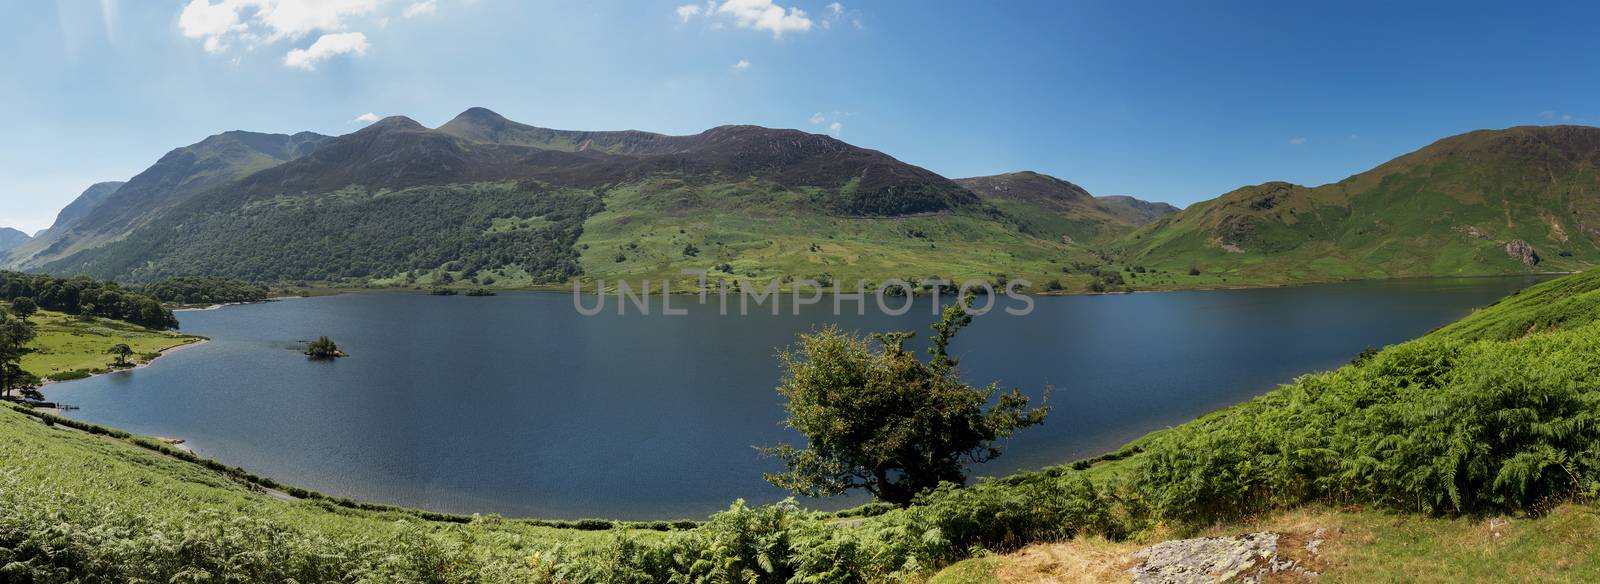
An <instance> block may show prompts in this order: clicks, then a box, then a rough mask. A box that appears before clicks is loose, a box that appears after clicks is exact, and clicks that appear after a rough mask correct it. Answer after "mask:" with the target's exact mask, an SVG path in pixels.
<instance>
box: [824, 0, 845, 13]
mask: <svg viewBox="0 0 1600 584" xmlns="http://www.w3.org/2000/svg"><path fill="white" fill-rule="evenodd" d="M828 12H832V13H833V15H834V16H838V15H840V14H844V5H843V4H840V3H838V2H834V3H832V4H829V5H828Z"/></svg>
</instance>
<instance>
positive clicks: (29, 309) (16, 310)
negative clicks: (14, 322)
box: [11, 296, 39, 320]
mask: <svg viewBox="0 0 1600 584" xmlns="http://www.w3.org/2000/svg"><path fill="white" fill-rule="evenodd" d="M37 312H39V305H38V304H37V303H35V302H34V301H33V299H32V298H28V297H27V296H23V297H21V298H18V299H16V300H12V301H11V313H12V314H15V315H17V317H18V318H21V319H23V320H27V319H28V317H30V316H33V315H34V314H35V313H37Z"/></svg>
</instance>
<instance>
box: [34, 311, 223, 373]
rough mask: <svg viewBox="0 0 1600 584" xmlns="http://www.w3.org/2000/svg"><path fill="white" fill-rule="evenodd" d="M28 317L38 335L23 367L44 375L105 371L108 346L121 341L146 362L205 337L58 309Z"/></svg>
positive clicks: (108, 363) (109, 357)
mask: <svg viewBox="0 0 1600 584" xmlns="http://www.w3.org/2000/svg"><path fill="white" fill-rule="evenodd" d="M28 320H30V321H32V322H33V323H34V326H35V327H36V330H37V331H38V337H36V338H35V339H34V341H33V343H32V345H30V346H31V347H32V348H33V352H31V353H28V354H27V355H25V356H23V358H22V368H23V369H25V370H27V371H28V372H30V373H33V374H34V375H38V376H39V377H40V378H41V379H43V378H47V377H49V376H51V375H57V374H62V373H69V372H73V371H82V372H85V373H104V372H106V371H107V370H108V367H109V366H110V364H111V362H112V361H113V359H112V357H111V356H109V355H107V354H106V350H107V349H110V348H111V347H112V346H113V345H116V344H118V343H126V344H127V345H128V346H129V347H132V348H133V351H134V353H136V355H135V356H134V358H133V359H132V361H134V362H136V363H144V362H148V361H149V360H151V359H153V358H155V357H156V356H157V355H159V354H160V353H161V352H162V351H165V350H168V349H171V348H173V347H178V346H182V345H187V344H189V343H194V342H197V341H201V340H203V339H201V338H200V337H195V336H190V335H184V334H181V333H177V332H173V331H156V330H151V329H147V328H144V327H141V326H138V325H132V324H128V323H125V322H121V321H115V320H109V319H104V318H96V319H94V320H92V321H81V320H78V319H77V317H74V316H70V315H66V314H61V313H58V312H49V311H40V312H39V313H38V314H35V315H34V316H33V317H32V318H30V319H28Z"/></svg>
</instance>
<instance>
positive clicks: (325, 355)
mask: <svg viewBox="0 0 1600 584" xmlns="http://www.w3.org/2000/svg"><path fill="white" fill-rule="evenodd" d="M306 356H307V357H310V358H312V359H333V358H336V357H343V356H344V353H343V352H342V351H340V350H339V345H338V344H337V343H334V342H333V339H330V338H328V337H326V336H321V337H317V340H315V341H311V344H309V345H306Z"/></svg>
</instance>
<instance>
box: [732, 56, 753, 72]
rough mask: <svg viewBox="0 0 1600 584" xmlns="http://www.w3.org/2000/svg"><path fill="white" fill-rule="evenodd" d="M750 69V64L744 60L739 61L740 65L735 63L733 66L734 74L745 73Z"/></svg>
mask: <svg viewBox="0 0 1600 584" xmlns="http://www.w3.org/2000/svg"><path fill="white" fill-rule="evenodd" d="M749 68H750V62H749V61H746V60H744V59H739V62H738V63H734V64H733V72H734V73H738V72H740V71H744V70H745V69H749Z"/></svg>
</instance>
